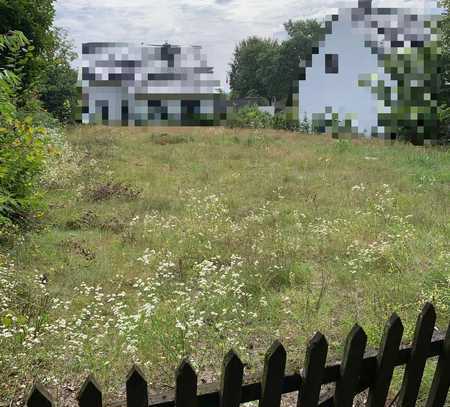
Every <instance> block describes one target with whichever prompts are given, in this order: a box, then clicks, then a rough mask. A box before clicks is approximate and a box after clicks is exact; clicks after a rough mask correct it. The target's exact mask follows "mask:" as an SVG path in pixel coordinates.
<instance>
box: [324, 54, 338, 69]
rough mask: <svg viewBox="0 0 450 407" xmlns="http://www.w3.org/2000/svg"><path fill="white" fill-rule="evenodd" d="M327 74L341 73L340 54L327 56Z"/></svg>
mask: <svg viewBox="0 0 450 407" xmlns="http://www.w3.org/2000/svg"><path fill="white" fill-rule="evenodd" d="M325 73H339V55H338V54H325Z"/></svg>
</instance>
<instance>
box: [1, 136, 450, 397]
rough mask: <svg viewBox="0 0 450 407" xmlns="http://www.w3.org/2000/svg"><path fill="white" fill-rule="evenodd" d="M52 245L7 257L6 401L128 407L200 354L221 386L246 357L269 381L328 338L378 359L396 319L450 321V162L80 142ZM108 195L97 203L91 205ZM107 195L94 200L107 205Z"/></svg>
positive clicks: (315, 151)
mask: <svg viewBox="0 0 450 407" xmlns="http://www.w3.org/2000/svg"><path fill="white" fill-rule="evenodd" d="M68 137H69V140H70V143H71V153H70V155H69V156H67V157H65V158H64V159H62V160H61V162H60V163H59V164H58V163H55V168H53V172H52V179H53V180H57V179H58V177H57V174H55V172H56V171H61V174H64V182H60V183H58V182H52V183H48V184H47V188H48V195H47V200H48V205H49V208H50V210H49V211H48V213H47V214H46V215H45V217H44V219H43V221H42V222H43V224H42V228H41V229H40V230H38V231H34V232H31V233H29V234H27V235H26V236H24V237H23V238H22V239H20V240H18V241H17V243H16V244H15V245H13V247H9V248H8V249H6V248H5V249H4V250H3V251H4V256H3V257H2V258H1V259H2V260H1V262H2V263H1V264H2V267H1V268H0V279H1V281H0V283H1V284H0V287H1V288H0V298H1V301H2V302H1V303H0V305H1V309H0V317H1V319H0V321H1V322H0V346H1V347H2V357H1V359H0V372H1V373H0V374H1V377H2V380H1V381H0V383H1V384H0V394H1V395H2V396H1V397H0V400H1V401H10V399H11V398H13V397H16V398H18V397H19V396H20V395H21V394H23V391H22V390H23V389H22V387H21V386H24V385H25V384H26V383H27V381H29V380H30V379H31V378H32V377H34V376H39V377H40V378H41V379H42V380H44V382H46V383H48V384H49V385H50V387H52V389H53V391H54V392H55V393H57V394H58V397H59V399H60V400H69V399H72V398H73V397H74V395H73V392H70V391H67V389H68V388H69V389H70V388H75V387H76V386H77V385H78V384H79V383H80V382H81V381H82V379H83V378H84V375H85V374H86V373H87V372H94V373H95V374H96V376H97V378H98V379H99V381H100V382H101V383H102V384H103V387H104V388H105V390H106V391H107V392H108V393H109V395H110V396H109V397H111V398H115V397H118V396H119V395H120V393H121V391H122V390H123V389H122V385H123V377H124V375H125V373H126V371H127V370H128V368H129V367H130V365H131V363H132V362H137V363H139V364H140V365H141V366H142V367H143V368H144V370H145V371H146V373H147V374H148V377H149V378H150V382H151V385H152V388H153V389H162V388H165V387H167V386H172V385H173V382H172V381H173V369H174V368H175V366H176V365H177V363H178V362H179V360H180V358H181V357H183V356H185V355H189V356H190V357H191V359H192V360H193V362H194V364H195V366H196V367H197V368H198V369H199V372H200V378H201V379H203V380H206V381H211V380H215V379H216V378H217V375H218V373H219V368H220V359H221V357H222V356H223V354H224V353H225V352H226V351H227V350H228V349H229V348H230V347H234V348H235V349H236V350H237V351H238V352H239V353H240V354H241V356H242V358H243V359H244V361H245V362H246V363H247V365H246V366H247V367H246V374H248V375H257V374H258V373H259V372H260V369H261V364H262V360H263V358H262V355H263V354H264V352H265V350H266V348H267V347H268V345H269V344H270V343H271V342H272V340H273V339H274V338H276V337H279V338H280V339H281V340H282V341H283V343H284V344H285V346H286V347H287V349H288V355H289V357H290V359H289V364H290V368H297V367H298V365H299V364H300V363H301V361H302V360H303V351H304V347H305V344H306V341H307V339H308V338H309V337H310V336H311V335H312V334H313V333H314V332H315V331H316V330H321V331H322V332H323V333H324V334H325V335H326V336H327V338H328V339H329V341H330V348H331V356H330V357H331V358H339V357H340V352H341V351H342V344H343V339H344V335H345V334H346V333H347V332H348V330H349V329H350V328H351V326H352V324H354V323H355V322H358V323H360V324H361V325H362V326H363V327H364V328H365V330H366V332H367V334H368V337H369V345H370V346H372V347H377V346H378V341H379V337H380V334H381V332H382V328H383V324H384V322H385V320H386V319H387V317H388V316H389V314H390V313H391V312H392V311H396V312H397V313H399V314H400V315H401V317H402V318H403V320H404V323H405V327H406V329H405V331H406V334H405V341H408V340H409V339H410V338H411V335H412V330H413V328H414V322H415V317H416V314H417V311H418V310H419V309H420V306H421V304H423V302H424V301H426V300H432V301H433V302H434V303H435V304H436V305H437V307H438V311H439V316H440V318H439V321H438V324H439V326H440V327H441V328H444V324H445V323H446V319H447V320H448V316H449V315H450V298H449V296H448V293H449V292H450V239H449V238H448V237H449V236H450V222H449V219H450V178H449V174H450V154H449V152H448V151H445V150H439V149H432V148H417V147H412V146H408V145H403V144H394V145H385V144H383V143H381V142H377V141H364V140H353V141H350V140H347V141H342V140H333V139H329V138H326V137H322V136H307V135H298V134H292V133H288V132H282V131H273V130H232V129H221V128H202V129H200V128H198V129H197V128H190V129H186V128H174V129H171V128H169V129H168V128H164V129H148V128H134V129H125V128H107V127H81V128H80V127H77V128H73V129H72V130H70V131H69V133H68ZM93 194H94V195H93ZM93 196H95V197H96V199H93Z"/></svg>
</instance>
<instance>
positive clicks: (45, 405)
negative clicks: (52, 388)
mask: <svg viewBox="0 0 450 407" xmlns="http://www.w3.org/2000/svg"><path fill="white" fill-rule="evenodd" d="M26 405H27V407H52V406H53V399H52V396H51V395H50V393H49V392H48V391H47V390H46V389H45V387H44V386H43V385H42V384H41V383H39V382H35V383H34V385H33V387H32V388H31V391H30V394H29V395H28V398H27V401H26Z"/></svg>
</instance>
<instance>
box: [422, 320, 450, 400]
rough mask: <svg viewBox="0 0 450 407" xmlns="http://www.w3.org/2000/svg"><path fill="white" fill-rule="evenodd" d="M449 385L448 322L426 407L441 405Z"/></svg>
mask: <svg viewBox="0 0 450 407" xmlns="http://www.w3.org/2000/svg"><path fill="white" fill-rule="evenodd" d="M449 387H450V324H449V325H448V328H447V334H446V335H445V339H444V344H443V345H442V353H441V355H440V356H439V360H438V364H437V366H436V372H435V374H434V378H433V384H432V385H431V390H430V395H429V397H428V400H427V404H426V407H441V406H444V405H445V399H446V398H447V396H448V391H449Z"/></svg>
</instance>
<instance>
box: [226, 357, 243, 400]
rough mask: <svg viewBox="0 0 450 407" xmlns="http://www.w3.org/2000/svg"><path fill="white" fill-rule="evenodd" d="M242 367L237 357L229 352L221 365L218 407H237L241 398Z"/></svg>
mask: <svg viewBox="0 0 450 407" xmlns="http://www.w3.org/2000/svg"><path fill="white" fill-rule="evenodd" d="M243 375H244V365H243V364H242V362H241V360H240V359H239V356H238V355H237V354H236V353H235V352H234V351H233V350H230V351H229V352H228V353H227V354H226V356H225V358H224V360H223V365H222V377H221V383H220V407H239V404H240V403H241V397H242V380H243Z"/></svg>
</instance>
